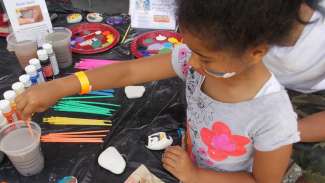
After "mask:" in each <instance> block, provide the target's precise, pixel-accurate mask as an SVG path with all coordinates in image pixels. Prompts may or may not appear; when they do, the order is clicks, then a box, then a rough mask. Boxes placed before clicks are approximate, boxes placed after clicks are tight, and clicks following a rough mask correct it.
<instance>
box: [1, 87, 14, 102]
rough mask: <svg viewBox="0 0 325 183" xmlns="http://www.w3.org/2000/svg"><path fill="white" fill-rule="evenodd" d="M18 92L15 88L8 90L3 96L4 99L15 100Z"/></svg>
mask: <svg viewBox="0 0 325 183" xmlns="http://www.w3.org/2000/svg"><path fill="white" fill-rule="evenodd" d="M16 96H17V95H16V92H15V91H13V90H8V91H6V92H4V93H3V97H4V99H6V100H8V101H10V102H14V101H15V98H16Z"/></svg>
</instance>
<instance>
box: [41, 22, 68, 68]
mask: <svg viewBox="0 0 325 183" xmlns="http://www.w3.org/2000/svg"><path fill="white" fill-rule="evenodd" d="M71 35H72V33H71V31H70V29H68V28H65V27H54V28H53V32H52V33H49V34H48V35H47V36H45V42H46V43H49V44H51V45H52V46H53V50H54V53H55V55H56V59H57V61H58V64H59V67H60V68H61V69H65V68H68V67H70V66H71V65H72V52H71V48H70V41H71Z"/></svg>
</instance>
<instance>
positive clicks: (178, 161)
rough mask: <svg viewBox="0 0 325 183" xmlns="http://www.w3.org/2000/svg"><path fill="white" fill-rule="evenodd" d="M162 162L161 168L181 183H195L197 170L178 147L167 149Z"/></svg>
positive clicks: (185, 153) (184, 152)
mask: <svg viewBox="0 0 325 183" xmlns="http://www.w3.org/2000/svg"><path fill="white" fill-rule="evenodd" d="M162 162H163V167H164V168H165V169H166V170H167V171H169V172H170V173H171V174H173V175H174V176H175V177H177V178H178V179H179V180H180V181H182V182H183V183H191V182H196V175H197V171H198V168H197V167H196V166H195V165H194V164H193V163H192V161H191V159H190V157H189V156H188V154H187V152H186V151H185V150H183V149H182V148H181V147H180V146H172V147H169V148H167V149H166V150H165V152H164V154H163V157H162Z"/></svg>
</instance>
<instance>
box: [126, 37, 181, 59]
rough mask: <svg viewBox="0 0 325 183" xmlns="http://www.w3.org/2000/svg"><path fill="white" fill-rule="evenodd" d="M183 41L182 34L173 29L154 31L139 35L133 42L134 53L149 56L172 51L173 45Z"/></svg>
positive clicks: (137, 55)
mask: <svg viewBox="0 0 325 183" xmlns="http://www.w3.org/2000/svg"><path fill="white" fill-rule="evenodd" d="M181 42H182V36H181V35H180V34H178V33H176V32H172V31H152V32H147V33H144V34H141V35H139V36H138V37H136V38H135V39H134V40H133V42H132V43H131V51H132V54H133V55H134V56H135V57H137V58H140V57H148V56H152V55H156V54H160V53H168V52H171V50H172V49H173V47H174V46H175V45H177V44H180V43H181Z"/></svg>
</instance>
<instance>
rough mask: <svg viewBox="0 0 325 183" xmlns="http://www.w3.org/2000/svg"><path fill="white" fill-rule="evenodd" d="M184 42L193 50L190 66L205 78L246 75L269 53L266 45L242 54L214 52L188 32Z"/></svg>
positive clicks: (184, 35)
mask: <svg viewBox="0 0 325 183" xmlns="http://www.w3.org/2000/svg"><path fill="white" fill-rule="evenodd" d="M182 35H183V38H184V39H183V42H184V43H185V44H187V46H188V47H189V48H190V49H191V50H192V57H191V59H190V61H189V64H190V65H191V66H192V67H193V69H194V70H196V71H197V72H199V73H200V74H203V75H205V76H211V77H218V78H230V77H233V76H235V75H236V76H238V75H240V74H242V73H244V72H245V71H246V70H247V69H249V68H250V67H252V66H253V65H255V64H256V63H260V62H261V61H262V58H263V57H264V55H265V54H266V52H267V46H266V45H260V46H257V47H255V48H250V49H248V50H246V51H244V53H242V54H234V53H232V52H231V51H229V50H220V51H213V50H210V49H208V48H206V46H205V45H206V44H205V43H204V40H200V39H199V38H197V37H195V36H193V34H190V33H188V32H182Z"/></svg>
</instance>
